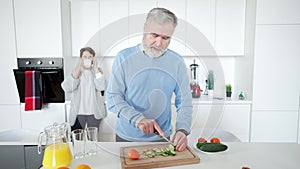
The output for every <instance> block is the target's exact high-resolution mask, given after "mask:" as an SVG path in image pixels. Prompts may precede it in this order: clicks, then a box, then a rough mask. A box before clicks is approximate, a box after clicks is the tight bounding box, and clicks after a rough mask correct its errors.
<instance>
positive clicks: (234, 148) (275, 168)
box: [69, 142, 300, 169]
mask: <svg viewBox="0 0 300 169" xmlns="http://www.w3.org/2000/svg"><path fill="white" fill-rule="evenodd" d="M143 144H149V143H141V142H139V143H136V142H132V143H115V142H99V143H98V148H99V151H98V154H97V155H95V156H89V157H85V158H84V159H76V160H73V161H72V163H71V165H70V166H69V167H70V168H71V169H73V168H75V167H76V166H77V165H79V164H83V163H84V164H88V165H89V166H90V167H91V168H93V169H100V168H113V169H120V168H121V163H120V157H119V155H120V147H125V146H136V145H143ZM224 144H226V145H228V147H229V148H228V150H227V151H225V152H221V153H215V154H205V153H202V152H200V151H198V150H197V149H196V148H195V147H194V145H193V144H192V145H190V146H191V147H192V149H193V150H194V152H195V153H196V154H197V155H198V157H199V158H200V163H198V164H192V165H182V166H174V167H168V168H170V169H171V168H174V169H175V168H176V169H189V168H191V169H195V168H200V169H201V168H205V169H217V168H222V169H241V168H242V167H249V168H251V169H266V168H272V169H298V168H299V166H300V160H299V159H300V145H299V144H296V143H295V144H292V143H240V142H226V143H224Z"/></svg>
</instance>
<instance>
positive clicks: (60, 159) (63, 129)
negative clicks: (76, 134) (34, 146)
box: [38, 123, 73, 169]
mask: <svg viewBox="0 0 300 169" xmlns="http://www.w3.org/2000/svg"><path fill="white" fill-rule="evenodd" d="M69 132H70V125H69V124H68V123H62V124H57V123H54V124H53V125H51V126H48V127H46V128H45V129H44V132H41V133H40V135H39V140H38V153H39V154H40V153H41V142H42V136H43V135H46V148H45V152H44V158H43V163H42V164H43V166H44V167H45V168H46V169H56V168H58V167H63V166H65V167H66V166H69V164H70V163H71V161H72V159H73V158H72V154H71V151H70V147H69V143H68V139H69V137H68V135H69Z"/></svg>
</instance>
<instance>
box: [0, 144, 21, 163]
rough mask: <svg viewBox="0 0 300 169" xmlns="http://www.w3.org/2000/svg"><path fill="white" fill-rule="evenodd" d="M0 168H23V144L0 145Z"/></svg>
mask: <svg viewBox="0 0 300 169" xmlns="http://www.w3.org/2000/svg"><path fill="white" fill-rule="evenodd" d="M0 164H1V168H3V169H4V168H11V169H12V168H25V159H24V146H23V145H0Z"/></svg>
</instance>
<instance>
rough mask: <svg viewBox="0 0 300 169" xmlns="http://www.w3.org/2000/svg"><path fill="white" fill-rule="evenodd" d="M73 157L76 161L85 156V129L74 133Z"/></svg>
mask: <svg viewBox="0 0 300 169" xmlns="http://www.w3.org/2000/svg"><path fill="white" fill-rule="evenodd" d="M72 143H73V156H74V158H75V159H78V158H83V157H84V155H85V133H84V130H83V129H76V130H74V131H72Z"/></svg>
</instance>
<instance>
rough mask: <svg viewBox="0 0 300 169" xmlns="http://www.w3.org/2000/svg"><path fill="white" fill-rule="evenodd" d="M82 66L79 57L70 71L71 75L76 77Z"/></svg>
mask: <svg viewBox="0 0 300 169" xmlns="http://www.w3.org/2000/svg"><path fill="white" fill-rule="evenodd" d="M82 66H83V60H82V58H79V59H78V61H77V64H76V67H75V70H74V72H73V73H72V76H73V78H74V79H78V77H79V74H80V71H81V67H82Z"/></svg>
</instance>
